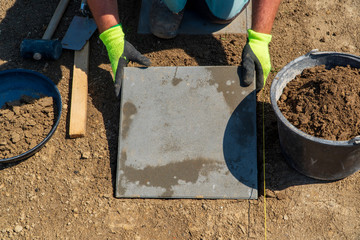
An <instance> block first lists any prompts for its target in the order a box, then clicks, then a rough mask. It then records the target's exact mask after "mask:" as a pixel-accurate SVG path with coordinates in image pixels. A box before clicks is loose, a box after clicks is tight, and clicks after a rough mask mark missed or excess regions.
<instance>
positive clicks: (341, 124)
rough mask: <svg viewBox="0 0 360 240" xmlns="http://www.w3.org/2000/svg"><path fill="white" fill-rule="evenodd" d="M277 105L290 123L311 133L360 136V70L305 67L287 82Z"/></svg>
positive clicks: (346, 137)
mask: <svg viewBox="0 0 360 240" xmlns="http://www.w3.org/2000/svg"><path fill="white" fill-rule="evenodd" d="M277 104H278V106H279V109H280V111H281V112H282V114H283V115H284V116H285V118H287V119H288V120H289V122H290V123H291V124H293V125H294V126H295V127H297V128H298V129H300V130H301V131H303V132H305V133H307V134H309V135H312V136H315V137H319V138H323V139H327V140H334V141H347V140H350V139H352V138H354V137H356V136H358V135H360V70H359V69H357V68H351V67H350V66H347V67H342V66H336V67H334V68H331V69H326V68H325V66H324V65H321V66H316V67H312V68H307V69H304V70H303V72H302V73H301V74H300V75H297V76H296V77H295V79H293V80H292V81H290V82H289V83H288V84H287V85H286V87H285V88H284V90H283V93H282V95H281V96H280V98H279V100H278V102H277Z"/></svg>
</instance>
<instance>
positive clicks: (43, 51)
mask: <svg viewBox="0 0 360 240" xmlns="http://www.w3.org/2000/svg"><path fill="white" fill-rule="evenodd" d="M69 1H70V0H60V2H59V4H58V6H57V7H56V10H55V13H54V15H53V16H52V18H51V20H50V23H49V25H48V26H47V28H46V31H45V33H44V35H43V37H42V39H24V40H23V41H22V43H21V45H20V53H21V56H22V57H24V58H33V59H35V60H40V59H51V60H56V59H59V58H60V55H61V53H62V46H61V41H59V40H51V37H52V35H53V34H54V32H55V30H56V28H57V26H58V24H59V22H60V19H61V17H62V15H63V14H64V12H65V9H66V7H67V5H68V3H69Z"/></svg>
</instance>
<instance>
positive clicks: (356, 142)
mask: <svg viewBox="0 0 360 240" xmlns="http://www.w3.org/2000/svg"><path fill="white" fill-rule="evenodd" d="M349 143H351V144H353V145H359V144H360V136H356V137H354V138H353V139H351V140H349Z"/></svg>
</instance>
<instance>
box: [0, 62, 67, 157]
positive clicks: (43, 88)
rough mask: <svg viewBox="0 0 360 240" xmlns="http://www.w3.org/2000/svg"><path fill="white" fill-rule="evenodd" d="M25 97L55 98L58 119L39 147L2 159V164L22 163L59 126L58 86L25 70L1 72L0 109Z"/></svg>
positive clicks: (37, 148)
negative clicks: (7, 103)
mask: <svg viewBox="0 0 360 240" xmlns="http://www.w3.org/2000/svg"><path fill="white" fill-rule="evenodd" d="M23 95H27V96H31V97H33V98H40V97H42V96H50V97H53V99H54V104H56V111H57V112H55V116H56V117H57V119H56V121H55V122H54V125H53V127H52V129H51V131H50V132H49V134H48V135H47V136H46V138H45V139H44V140H42V141H41V142H40V143H39V144H38V145H36V146H35V147H34V148H32V149H30V150H28V151H26V152H24V153H22V154H20V155H17V156H13V157H11V158H5V159H0V163H6V162H14V161H20V160H24V159H26V158H28V157H30V156H32V155H33V154H35V153H36V152H37V151H39V150H40V149H41V148H42V147H43V146H44V144H45V143H46V142H47V141H48V140H49V139H50V138H51V136H52V135H53V134H54V132H55V130H56V128H57V126H58V124H59V121H60V117H61V109H62V103H61V95H60V92H59V90H58V89H57V87H56V85H55V84H54V83H53V82H52V81H51V80H50V79H49V78H47V77H45V76H44V75H42V74H40V73H38V72H34V71H31V70H25V69H13V70H5V71H1V72H0V108H1V107H3V106H4V104H5V103H6V102H10V101H15V100H19V99H21V97H22V96H23Z"/></svg>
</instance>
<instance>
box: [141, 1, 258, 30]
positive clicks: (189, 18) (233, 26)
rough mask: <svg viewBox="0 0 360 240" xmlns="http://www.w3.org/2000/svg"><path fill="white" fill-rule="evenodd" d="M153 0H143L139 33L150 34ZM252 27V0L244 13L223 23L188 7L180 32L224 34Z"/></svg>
mask: <svg viewBox="0 0 360 240" xmlns="http://www.w3.org/2000/svg"><path fill="white" fill-rule="evenodd" d="M150 7H151V0H142V2H141V10H140V17H139V24H138V33H140V34H150V33H151V31H150V26H149V14H150ZM249 28H251V2H250V3H249V5H248V6H247V7H246V9H244V11H243V12H242V13H240V15H239V16H238V17H237V18H236V19H235V20H234V21H232V22H231V23H230V24H227V25H221V24H213V23H210V22H208V21H207V20H206V19H204V18H203V17H201V16H199V14H197V13H196V12H195V11H193V10H191V9H186V11H185V14H184V18H183V21H182V23H181V25H180V28H179V34H189V35H192V34H196V35H203V34H222V33H247V29H249Z"/></svg>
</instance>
